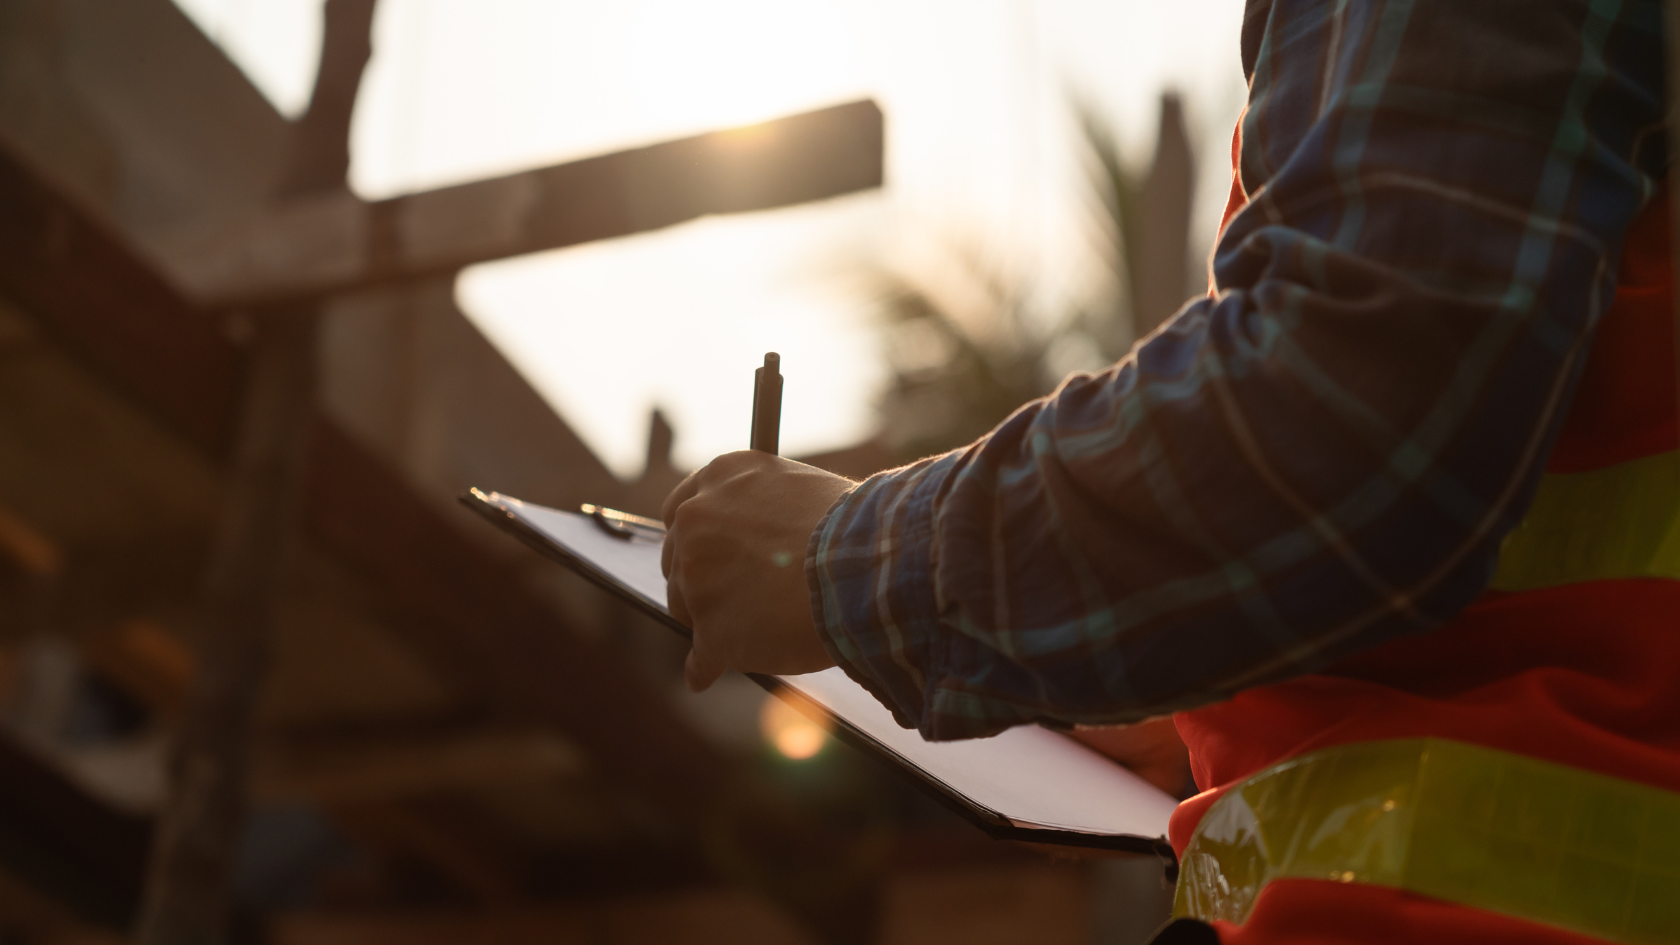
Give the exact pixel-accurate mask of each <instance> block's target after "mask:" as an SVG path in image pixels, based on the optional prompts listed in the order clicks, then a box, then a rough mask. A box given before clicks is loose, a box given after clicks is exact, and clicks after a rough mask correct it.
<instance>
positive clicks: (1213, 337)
mask: <svg viewBox="0 0 1680 945" xmlns="http://www.w3.org/2000/svg"><path fill="white" fill-rule="evenodd" d="M1263 28H1264V33H1263V39H1262V41H1261V43H1260V44H1259V47H1258V53H1257V56H1256V58H1255V61H1254V63H1253V73H1252V81H1251V88H1250V97H1249V103H1248V109H1247V112H1246V114H1245V118H1244V121H1243V125H1242V140H1241V151H1240V155H1241V161H1240V167H1241V183H1242V185H1243V188H1244V190H1245V192H1246V193H1247V194H1249V195H1251V199H1250V201H1249V203H1248V204H1247V206H1246V207H1245V208H1244V209H1243V210H1242V211H1241V212H1240V213H1238V214H1237V215H1236V216H1235V218H1234V219H1233V220H1232V221H1231V222H1230V224H1229V226H1228V228H1227V229H1226V231H1225V232H1224V233H1223V235H1222V238H1221V240H1220V242H1219V245H1218V248H1217V251H1216V254H1215V257H1214V267H1213V268H1214V275H1215V280H1216V291H1217V294H1216V295H1214V296H1213V297H1210V298H1207V299H1202V300H1198V301H1196V302H1193V303H1191V304H1190V305H1188V306H1187V307H1186V308H1185V309H1184V310H1183V311H1181V312H1180V313H1179V314H1178V315H1177V316H1176V317H1175V318H1174V319H1173V320H1172V321H1171V322H1170V323H1169V324H1168V325H1167V326H1166V327H1165V328H1164V330H1162V331H1161V332H1160V333H1159V334H1157V335H1156V336H1154V337H1152V338H1151V339H1149V340H1148V341H1147V342H1146V343H1144V344H1143V345H1141V346H1140V347H1139V348H1137V349H1136V350H1135V351H1134V352H1133V354H1132V355H1131V356H1129V357H1128V358H1127V359H1126V360H1124V361H1123V362H1121V363H1120V364H1119V365H1117V366H1115V367H1114V368H1112V369H1110V370H1109V371H1107V372H1105V373H1103V374H1101V375H1098V376H1095V377H1090V376H1076V377H1074V378H1071V379H1069V380H1068V381H1067V382H1065V383H1064V384H1063V386H1062V387H1061V388H1060V389H1059V390H1058V391H1057V392H1056V393H1055V394H1054V395H1052V396H1051V397H1049V398H1047V399H1045V400H1042V401H1038V402H1035V403H1032V404H1029V405H1028V406H1026V407H1024V408H1023V409H1021V410H1020V411H1019V412H1017V413H1016V414H1015V415H1014V416H1012V417H1010V418H1009V419H1008V420H1007V421H1005V422H1004V423H1003V424H1002V425H1001V426H1000V427H999V428H998V429H997V430H996V431H994V432H993V433H992V434H990V435H989V436H987V437H986V438H984V439H982V440H981V441H979V442H977V443H975V444H974V445H972V446H970V447H968V448H966V449H963V450H959V451H956V452H953V453H950V454H947V455H944V456H940V457H935V458H931V459H928V460H925V461H923V462H921V463H918V464H916V465H914V466H911V467H908V468H906V469H903V470H898V471H895V472H891V473H888V474H884V475H881V476H877V477H874V478H872V479H870V480H869V481H867V482H866V483H864V484H863V485H862V486H860V487H858V488H857V489H856V490H854V491H851V492H848V493H846V494H845V495H844V496H843V497H842V498H841V499H840V500H839V501H838V502H837V503H836V504H835V505H834V507H833V508H832V510H831V511H830V512H829V513H828V514H827V516H826V517H824V518H823V520H822V522H821V523H820V525H819V526H818V527H817V529H816V531H815V532H814V533H813V535H812V538H811V544H810V546H809V549H808V562H807V567H808V569H809V572H810V578H811V594H812V611H813V613H814V615H815V619H816V622H817V624H818V628H819V630H820V632H821V634H822V638H823V641H824V643H825V645H826V647H827V650H828V652H829V653H830V654H831V655H832V656H833V657H834V658H835V659H836V660H837V661H838V662H839V664H840V665H841V666H843V667H844V668H845V670H846V672H847V673H849V674H850V675H851V676H853V677H854V678H855V679H857V680H858V681H859V682H860V683H862V684H863V685H864V686H866V687H867V688H868V689H869V690H870V691H871V692H873V693H874V694H875V695H876V696H877V697H878V698H880V699H881V700H882V702H883V703H885V704H886V705H887V706H888V707H889V708H891V709H892V710H893V712H894V714H895V716H896V717H897V718H898V719H899V721H900V722H901V723H902V724H905V725H907V726H911V727H915V728H918V729H920V731H921V732H922V733H923V734H924V735H925V736H927V737H929V738H934V739H947V738H962V737H972V736H979V735H985V734H988V733H991V732H995V731H998V730H1000V729H1002V728H1005V727H1008V726H1010V725H1014V724H1017V723H1021V722H1029V721H1042V722H1050V723H1057V724H1070V723H1103V722H1124V721H1132V720H1137V719H1142V718H1145V717H1148V716H1153V715H1158V714H1161V713H1163V712H1169V711H1172V710H1175V709H1180V708H1188V707H1193V706H1197V705H1201V704H1205V703H1208V702H1212V701H1216V700H1219V699H1221V698H1224V697H1227V696H1229V695H1230V694H1232V693H1234V692H1236V691H1238V690H1241V689H1243V688H1246V687H1250V686H1255V685H1259V684H1263V683H1267V682H1270V681H1276V680H1280V679H1283V678H1287V677H1289V676H1291V675H1295V674H1299V673H1303V672H1308V671H1312V670H1313V669H1315V668H1318V667H1322V666H1325V665H1327V664H1328V663H1330V662H1332V661H1334V660H1335V659H1337V658H1338V657H1340V656H1343V655H1345V654H1348V653H1351V652H1354V651H1356V650H1359V649H1362V648H1365V647H1369V646H1371V645H1373V644H1376V643H1378V642H1381V641H1383V640H1386V639H1389V638H1391V637H1393V636H1395V635H1397V634H1403V633H1409V632H1416V631H1420V630H1425V629H1428V628H1432V627H1434V626H1436V625H1438V624H1439V623H1440V622H1441V621H1443V620H1444V619H1446V618H1447V617H1449V616H1451V615H1452V614H1453V613H1455V612H1456V611H1458V610H1459V609H1460V608H1462V607H1463V606H1464V605H1466V604H1467V603H1468V602H1469V601H1470V600H1472V599H1473V598H1474V597H1475V596H1476V595H1477V594H1478V593H1479V592H1480V591H1481V590H1482V588H1483V587H1484V585H1485V584H1486V581H1487V579H1488V577H1489V574H1490V570H1491V567H1492V564H1493V561H1494V558H1495V555H1496V553H1497V548H1498V544H1499V541H1500V539H1501V538H1502V536H1503V535H1504V534H1505V533H1506V532H1507V531H1508V530H1509V529H1510V528H1511V526H1512V525H1513V524H1514V523H1515V522H1516V521H1517V519H1518V518H1519V517H1520V515H1521V513H1522V511H1523V510H1524V508H1525V506H1526V504H1527V502H1528V500H1529V497H1530V495H1531V493H1532V490H1533V486H1534V483H1535V480H1536V478H1537V476H1538V473H1539V470H1540V467H1541V464H1542V462H1543V460H1544V458H1545V456H1546V454H1547V452H1548V450H1549V446H1550V442H1551V438H1552V436H1553V434H1554V432H1555V430H1556V428H1557V426H1558V421H1559V420H1560V418H1561V417H1562V415H1563V413H1564V411H1565V409H1566V408H1567V405H1568V403H1569V399H1570V394H1571V391H1572V386H1573V383H1574V381H1575V379H1576V377H1577V376H1578V374H1579V371H1580V367H1581V365H1582V362H1583V360H1584V358H1585V355H1586V351H1587V348H1588V344H1589V340H1590V337H1591V333H1592V329H1593V326H1594V324H1595V321H1596V318H1597V316H1598V314H1599V313H1600V312H1601V311H1602V310H1603V308H1604V307H1605V305H1606V304H1607V302H1608V300H1609V298H1610V296H1611V293H1612V292H1613V275H1614V272H1615V264H1616V259H1617V254H1618V252H1619V247H1620V243H1621V239H1622V234H1623V231H1624V230H1625V228H1626V226H1627V225H1628V223H1629V221H1630V220H1631V219H1632V218H1633V217H1634V215H1635V213H1636V212H1637V211H1638V209H1639V208H1640V206H1641V204H1642V202H1643V201H1644V200H1645V199H1647V198H1648V197H1649V195H1650V193H1651V191H1652V189H1653V180H1652V178H1651V176H1650V174H1651V173H1652V172H1653V171H1655V170H1657V169H1659V168H1660V160H1661V158H1662V154H1661V149H1662V147H1663V144H1662V134H1661V129H1660V125H1659V123H1660V121H1661V118H1662V102H1661V98H1662V97H1661V92H1660V90H1661V88H1662V63H1661V58H1660V48H1661V23H1660V6H1659V5H1658V4H1656V3H1651V2H1646V3H1631V2H1627V3H1615V2H1591V3H1573V2H1572V3H1562V2H1537V0H1509V2H1499V3H1493V2H1475V3H1468V2H1464V0H1418V2H1411V3H1407V2H1398V0H1389V2H1366V3H1360V2H1355V3H1346V4H1329V3H1322V2H1315V3H1305V2H1287V0H1280V2H1278V3H1277V4H1276V5H1275V7H1274V8H1273V9H1272V10H1271V12H1270V16H1269V20H1267V21H1265V22H1264V27H1263Z"/></svg>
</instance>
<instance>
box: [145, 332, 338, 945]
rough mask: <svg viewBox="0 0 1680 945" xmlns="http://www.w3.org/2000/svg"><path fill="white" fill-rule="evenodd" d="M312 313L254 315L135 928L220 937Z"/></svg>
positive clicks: (294, 458)
mask: <svg viewBox="0 0 1680 945" xmlns="http://www.w3.org/2000/svg"><path fill="white" fill-rule="evenodd" d="M315 323H316V318H315V315H314V313H312V312H310V313H298V312H289V313H283V314H271V315H269V316H267V317H264V318H260V319H258V320H257V322H256V324H255V333H254V334H255V336H254V338H253V343H252V347H251V363H250V369H249V374H248V378H247V382H246V389H245V400H244V404H243V407H242V413H241V417H240V431H239V438H238V442H237V445H236V453H235V460H234V470H233V478H232V482H231V488H230V489H229V492H228V496H227V499H226V504H225V507H224V510H223V513H222V520H221V523H220V526H219V529H218V534H217V536H216V543H215V546H214V548H213V549H212V552H211V559H210V566H209V570H208V572H207V574H206V577H205V584H204V592H203V593H204V597H203V614H202V626H201V627H200V632H201V634H202V640H203V643H202V657H201V659H200V661H199V668H198V672H197V674H196V675H195V677H194V679H193V686H192V691H191V694H190V695H189V697H188V702H187V711H186V713H185V716H184V718H183V720H182V723H181V729H180V730H179V732H178V733H177V736H176V738H177V741H176V745H175V752H174V755H173V757H172V759H171V771H170V775H171V785H170V797H169V803H168V806H167V807H166V809H165V810H164V812H163V814H162V816H161V817H160V819H159V823H158V830H157V838H156V840H155V842H154V846H153V850H152V857H151V866H150V869H149V870H148V874H147V878H146V888H145V893H144V896H143V899H142V902H141V911H140V920H139V926H138V930H137V934H136V938H137V940H138V941H139V942H140V945H213V943H219V942H221V941H223V940H224V939H225V937H226V936H225V933H226V924H227V911H228V891H229V886H230V881H231V874H232V865H233V858H234V855H235V853H236V852H237V849H236V848H237V845H238V838H239V831H240V827H241V825H242V823H243V820H244V814H245V768H246V762H247V757H246V755H247V745H248V742H249V733H250V728H251V719H252V715H253V713H254V710H255V707H256V694H257V691H258V690H259V689H260V687H261V683H262V680H263V677H264V675H265V672H264V671H265V669H266V667H267V663H268V646H269V635H270V633H271V631H272V629H273V622H274V603H275V600H276V598H277V597H278V595H279V591H280V584H281V581H282V578H283V575H284V573H285V564H286V557H287V555H286V551H287V548H288V546H290V545H291V544H292V538H293V533H294V531H295V525H296V521H297V518H298V514H297V513H298V507H299V504H300V501H301V498H302V491H303V488H302V487H303V482H304V474H305V471H306V463H307V458H308V443H309V431H310V420H311V418H312V417H313V415H314V407H315V397H314V393H315V372H316V356H315Z"/></svg>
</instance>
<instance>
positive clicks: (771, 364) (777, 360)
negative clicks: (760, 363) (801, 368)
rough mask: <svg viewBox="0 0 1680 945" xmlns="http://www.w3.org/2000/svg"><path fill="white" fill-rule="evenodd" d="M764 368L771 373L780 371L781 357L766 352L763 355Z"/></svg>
mask: <svg viewBox="0 0 1680 945" xmlns="http://www.w3.org/2000/svg"><path fill="white" fill-rule="evenodd" d="M764 366H765V367H767V368H769V369H770V370H772V371H775V370H778V369H780V368H781V366H782V356H781V355H779V354H777V353H776V352H774V351H766V352H765V353H764Z"/></svg>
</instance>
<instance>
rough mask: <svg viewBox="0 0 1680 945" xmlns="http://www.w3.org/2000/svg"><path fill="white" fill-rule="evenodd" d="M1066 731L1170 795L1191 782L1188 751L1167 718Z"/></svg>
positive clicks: (1177, 793) (1175, 794) (1075, 738)
mask: <svg viewBox="0 0 1680 945" xmlns="http://www.w3.org/2000/svg"><path fill="white" fill-rule="evenodd" d="M1068 734H1069V735H1071V736H1073V739H1074V740H1075V741H1078V742H1083V743H1084V744H1085V747H1087V748H1091V749H1093V750H1095V751H1097V752H1100V753H1101V754H1104V755H1107V756H1108V757H1110V758H1112V759H1114V760H1115V761H1118V762H1120V764H1121V766H1122V767H1124V768H1126V769H1127V770H1129V771H1131V772H1132V773H1133V774H1135V775H1137V776H1138V777H1140V778H1142V779H1144V780H1145V781H1148V782H1149V783H1150V784H1153V785H1155V786H1156V787H1158V788H1160V789H1161V790H1163V791H1166V792H1167V793H1168V794H1171V795H1172V796H1173V797H1177V796H1178V795H1179V793H1180V792H1181V791H1183V790H1184V786H1185V785H1186V784H1188V783H1190V751H1189V749H1187V748H1185V747H1184V739H1182V738H1179V737H1178V728H1177V726H1175V725H1173V720H1172V719H1171V718H1170V717H1168V718H1160V719H1149V720H1148V721H1146V722H1139V723H1137V724H1136V725H1101V726H1092V727H1081V728H1076V729H1074V730H1072V731H1070V732H1068Z"/></svg>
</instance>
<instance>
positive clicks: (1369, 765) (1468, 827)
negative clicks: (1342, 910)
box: [1173, 738, 1680, 945]
mask: <svg viewBox="0 0 1680 945" xmlns="http://www.w3.org/2000/svg"><path fill="white" fill-rule="evenodd" d="M1676 850H1680V794H1676V793H1673V792H1669V791H1664V790H1660V789H1657V788H1652V787H1647V786H1645V785H1641V784H1635V783H1633V782H1630V781H1623V780H1620V779H1618V778H1611V777H1606V776H1604V775H1601V774H1594V773H1592V772H1589V771H1583V770H1580V769H1577V768H1571V767H1566V766H1564V765H1557V764H1552V763H1550V762H1544V761H1537V760H1535V759H1532V758H1527V757H1524V756H1522V755H1515V754H1511V753H1509V752H1503V751H1496V750H1493V749H1490V748H1482V747H1478V746H1474V745H1468V744H1465V743H1463V742H1455V741H1448V740H1445V739H1436V738H1425V739H1405V740H1396V741H1378V742H1362V743H1357V744H1352V745H1344V746H1340V747H1336V748H1329V749H1326V750H1324V751H1319V752H1314V753H1312V754H1308V755H1303V756H1302V757H1300V758H1295V759H1291V760H1289V761H1286V762H1283V763H1281V764H1278V765H1275V766H1273V767H1271V768H1268V769H1266V770H1264V771H1261V772H1260V773H1258V774H1256V775H1254V776H1253V777H1251V778H1249V779H1248V780H1246V781H1244V782H1242V783H1241V784H1240V785H1238V786H1236V787H1234V788H1232V789H1231V790H1230V791H1229V792H1227V793H1226V794H1225V796H1224V797H1222V798H1220V799H1219V801H1218V802H1217V803H1216V804H1214V805H1213V807H1212V808H1210V809H1209V810H1208V812H1207V814H1206V815H1205V816H1203V818H1202V820H1201V823H1200V825H1199V826H1198V827H1197V828H1196V832H1195V834H1194V836H1192V838H1191V840H1190V844H1189V846H1188V847H1186V849H1185V851H1184V856H1183V857H1182V858H1181V860H1180V872H1179V879H1178V894H1177V899H1176V901H1175V903H1174V908H1173V912H1174V914H1175V915H1180V916H1190V917H1193V918H1198V919H1202V920H1204V921H1208V920H1213V919H1223V920H1226V921H1229V922H1239V923H1240V922H1242V921H1243V920H1244V919H1246V918H1247V917H1248V913H1249V910H1250V909H1251V908H1252V907H1253V904H1254V899H1255V896H1256V895H1258V894H1259V892H1260V889H1261V887H1263V886H1264V885H1265V884H1266V883H1267V882H1269V881H1271V880H1273V879H1279V878H1300V879H1320V880H1330V881H1334V882H1343V883H1352V882H1358V883H1371V884H1375V885H1381V886H1391V887H1396V888H1399V889H1404V890H1407V891H1410V892H1415V893H1420V894H1422V895H1426V896H1431V897H1433V898H1436V899H1441V900H1446V901H1448V902H1454V903H1458V904H1460V905H1465V906H1471V907H1474V908H1478V909H1486V910H1490V911H1493V912H1499V913H1503V914H1505V915H1510V916H1514V917H1517V918H1521V919H1528V920H1531V921H1535V922H1542V923H1546V924H1549V925H1554V926H1559V927H1562V928H1566V929H1571V930H1574V931H1578V932H1582V933H1585V934H1587V935H1591V936H1596V937H1598V938H1603V939H1608V940H1610V941H1615V942H1627V943H1641V945H1643V943H1656V942H1668V943H1673V942H1676V941H1680V858H1677V857H1676V856H1675V851H1676Z"/></svg>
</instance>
